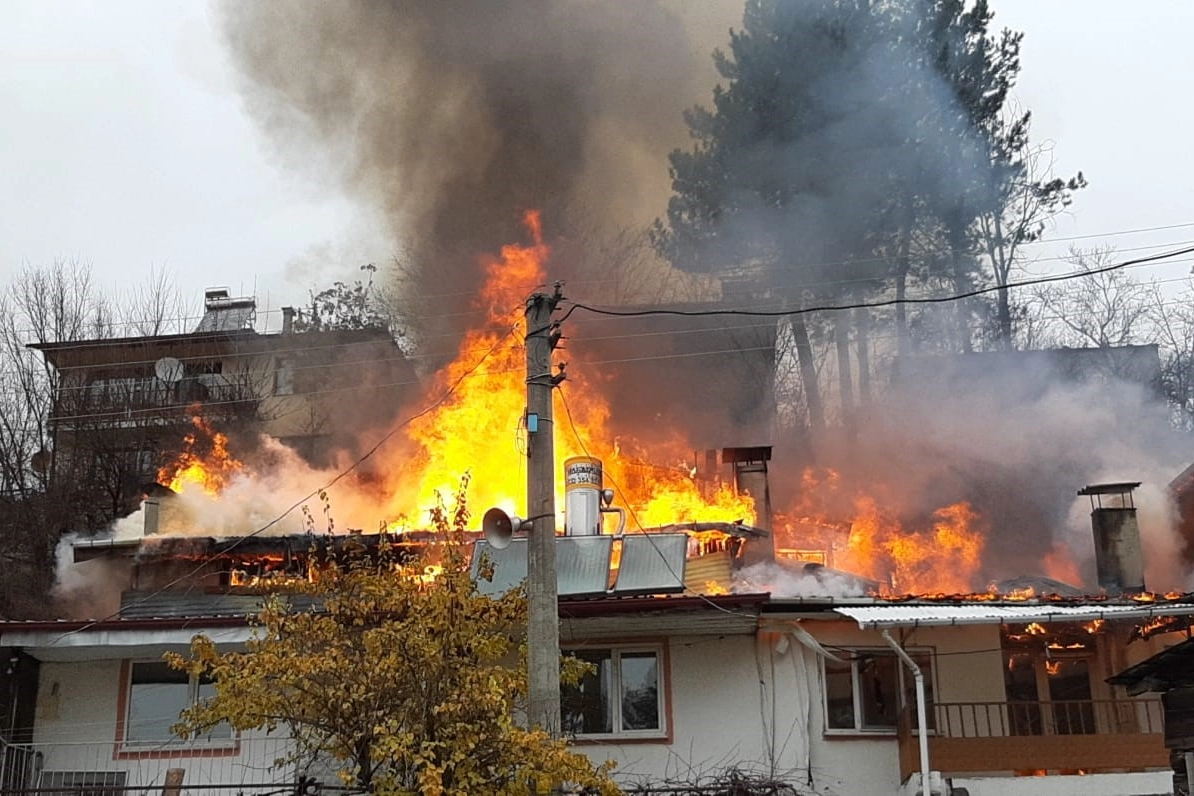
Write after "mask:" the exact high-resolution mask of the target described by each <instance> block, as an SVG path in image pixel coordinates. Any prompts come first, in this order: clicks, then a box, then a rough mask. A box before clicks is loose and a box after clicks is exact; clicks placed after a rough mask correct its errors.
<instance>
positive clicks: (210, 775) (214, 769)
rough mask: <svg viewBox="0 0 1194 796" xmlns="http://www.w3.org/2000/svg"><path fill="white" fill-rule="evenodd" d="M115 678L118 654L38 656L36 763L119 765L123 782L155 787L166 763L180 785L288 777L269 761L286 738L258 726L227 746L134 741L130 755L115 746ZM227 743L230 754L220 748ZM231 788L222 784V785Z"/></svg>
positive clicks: (80, 767) (57, 767) (281, 752)
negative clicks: (67, 658) (64, 659)
mask: <svg viewBox="0 0 1194 796" xmlns="http://www.w3.org/2000/svg"><path fill="white" fill-rule="evenodd" d="M120 681H121V661H119V660H99V661H80V662H71V663H51V662H43V663H42V664H41V674H40V685H39V688H38V697H37V712H36V724H35V727H34V736H33V751H34V752H35V753H39V754H40V758H39V763H38V765H39V766H40V770H42V771H45V772H51V771H71V772H83V771H95V772H99V771H123V772H126V777H127V779H126V784H128V785H141V786H145V787H154V786H156V787H160V786H161V785H162V783H163V782H164V779H165V775H166V770H167V769H170V768H181V769H183V770H184V771H185V772H186V773H185V777H184V780H183V782H184V785H191V786H198V785H228V786H237V785H247V784H266V783H270V784H272V783H278V784H282V785H285V784H288V783H293V782H294V779H295V775H294V772H293V771H292V770H290V769H288V768H283V769H282V770H274V768H273V761H274V760H275V759H276V758H278V757H281V756H285V754H286V753H287V750H288V749H289V743H288V742H287V741H286V740H285V739H284V738H277V737H273V736H268V735H265V734H264V733H244V734H242V735H241V737H240V738H239V739H238V741H237V742H236V743H235V746H233V745H232V744H231V743H229V744H218V745H213V746H211V747H207V748H199V747H196V746H193V745H191V744H182V743H179V744H165V745H162V746H159V747H155V748H144V747H137V749H136V752H137V755H135V756H131V755H125V754H122V753H121V748H120V745H119V744H118V742H117V740H118V739H117V716H118V712H119V707H120V706H119V701H120V700H119V693H120ZM229 749H231V750H232V751H233V753H232V754H221V752H224V751H225V750H229ZM125 751H127V750H125ZM236 791H237V789H236V787H230V788H229V789H227V791H226V792H227V793H229V794H232V793H235V792H236ZM224 792H225V791H224V790H207V791H204V793H208V794H220V793H224Z"/></svg>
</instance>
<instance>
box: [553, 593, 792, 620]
mask: <svg viewBox="0 0 1194 796" xmlns="http://www.w3.org/2000/svg"><path fill="white" fill-rule="evenodd" d="M770 598H771V596H770V595H769V594H721V595H717V596H712V597H602V598H598V599H595V600H569V601H561V602H560V616H565V617H569V618H572V619H576V618H580V617H585V616H616V615H618V614H645V613H662V612H671V611H691V610H694V609H697V608H707V609H709V608H711V609H719V608H721V609H731V608H750V607H758V606H761V605H763V604H764V603H766V602H767V601H768V600H769V599H770Z"/></svg>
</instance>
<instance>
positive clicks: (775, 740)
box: [579, 620, 1170, 796]
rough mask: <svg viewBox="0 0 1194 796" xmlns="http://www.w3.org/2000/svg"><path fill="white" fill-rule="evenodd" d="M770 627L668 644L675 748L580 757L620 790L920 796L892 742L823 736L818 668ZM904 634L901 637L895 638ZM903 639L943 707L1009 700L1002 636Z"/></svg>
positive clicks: (648, 744) (850, 638) (1004, 791)
mask: <svg viewBox="0 0 1194 796" xmlns="http://www.w3.org/2000/svg"><path fill="white" fill-rule="evenodd" d="M789 626H790V623H789ZM800 626H801V627H803V628H805V629H807V630H808V631H809V632H810V633H811V634H812V635H813V636H814V637H815V638H816V639H817V641H818V642H820V643H821V644H822V645H824V646H825V647H826V648H827V649H829V650H830V651H831V652H832V651H833V649H834V648H835V647H845V648H859V647H871V648H886V644H885V642H884V640H883V638H882V636H880V634H879V632H878V631H876V630H865V631H864V630H860V629H859V628H858V625H857V624H855V623H853V622H848V621H805V622H802V623H800ZM768 627H769V628H770V629H769V630H768V631H766V632H761V633H760V634H759V635H758V636H757V637H753V636H725V637H720V638H719V637H711V636H676V637H672V638H670V639H668V649H669V658H670V667H669V676H670V682H669V686H670V698H671V707H670V715H671V739H670V741H640V742H636V743H622V744H617V743H610V744H604V743H603V744H594V743H584V744H580V745H579V748H580V749H581V750H582V751H584V752H585V753H586V754H587V755H588V756H589V757H590V758H591V759H593V760H594V761H595V762H604V761H606V760H611V759H612V760H614V761H615V762H616V763H617V776H618V778H619V780H620V781H622V782H624V783H628V784H629V783H638V782H654V783H660V782H664V781H669V780H675V781H677V782H678V783H684V782H691V781H696V780H699V779H700V778H701V777H702V776H708V775H711V774H715V773H718V772H721V771H724V770H725V769H726V768H727V767H731V766H733V767H737V768H739V769H740V770H747V771H754V772H757V773H763V774H768V775H772V776H775V777H776V778H781V779H784V780H786V781H789V782H792V783H793V784H796V785H799V786H802V787H806V788H808V789H809V790H812V791H814V792H816V793H821V794H827V795H828V794H835V795H837V796H853V795H854V794H868V795H870V794H875V795H876V796H879V795H881V794H902V793H911V791H908V790H907V786H902V785H901V782H900V771H899V759H898V747H897V741H896V738H895V736H894V734H886V735H885V734H868V735H861V734H860V735H826V734H825V731H824V728H825V714H824V695H823V694H824V692H823V685H822V680H823V668H822V663H821V659H820V657H819V656H818V654H817V653H815V652H814V651H813V650H812V649H810V648H808V647H806V646H803V645H802V644H800V643H799V642H798V641H797V640H796V639H795V637H794V636H792V635H790V633H786V632H785V630H784V621H783V620H777V621H773V622H771V623H770V624H769V625H768ZM900 635H901V634H899V633H896V632H894V631H893V636H895V637H896V638H900ZM903 635H904V637H903V639H902V643H903V644H904V645H905V646H906V647H909V648H918V647H919V648H931V649H933V650H934V652H935V653H936V654H935V657H934V666H935V670H934V674H933V679H934V689H935V692H936V695H937V699H938V700H939V701H942V702H1002V701H1003V700H1004V698H1005V694H1004V685H1003V658H1002V652H1001V651H1000V637H999V627H998V626H997V625H976V626H966V627H932V628H920V629H916V630H914V631H911V632H906V633H905V634H903ZM593 644H594V645H595V646H596V645H599V644H600V642H593ZM930 764H931V761H930ZM1169 776H1170V775H1169V774H1168V773H1166V772H1141V773H1125V774H1099V775H1090V776H1048V777H1012V776H1005V777H967V778H954V780H953V782H954V785H955V786H956V787H966V788H968V789H969V792H970V796H1029V794H1032V795H1033V796H1038V795H1039V796H1077V795H1078V794H1091V796H1112V795H1113V794H1115V795H1116V796H1121V795H1123V794H1160V793H1167V792H1168V785H1167V784H1166V783H1168V782H1169V779H1168V778H1169ZM913 779H915V776H914V778H913ZM917 793H919V791H917Z"/></svg>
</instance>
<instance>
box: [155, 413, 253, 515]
mask: <svg viewBox="0 0 1194 796" xmlns="http://www.w3.org/2000/svg"><path fill="white" fill-rule="evenodd" d="M191 426H192V428H191V430H190V432H188V433H187V435H186V436H185V437H183V448H182V451H181V452H180V453H179V454H178V456H177V457H176V458H175V460H174V461H173V462H171V463H170V464H167V465H166V466H165V467H162V468H161V469H159V470H158V483H159V484H163V485H165V486H168V487H170V488H171V489H173V490H174V491H175V492H184V491H186V492H189V491H194V490H199V491H202V492H205V493H206V494H208V495H211V496H215V495H218V494H219V493H220V492H221V491H223V490H224V488H225V487H227V486H228V482H229V480H230V479H231V478H232V477H233V476H234V475H236V474H237V473H239V472H241V471H242V470H243V469H244V465H243V464H241V462H240V461H238V460H237V459H236V457H234V456H232V454H230V453H229V452H228V437H227V436H225V435H224V434H222V433H220V432H219V431H216V430H215V429H213V428H212V427H211V426H210V425H208V423H207V421H206V420H204V419H203V416H202V414H200V412H199V407H197V406H195V407H191Z"/></svg>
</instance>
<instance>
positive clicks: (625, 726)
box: [560, 647, 667, 738]
mask: <svg viewBox="0 0 1194 796" xmlns="http://www.w3.org/2000/svg"><path fill="white" fill-rule="evenodd" d="M573 654H574V655H575V656H576V657H577V658H579V659H580V660H582V661H587V662H589V663H590V664H592V665H593V666H594V667H595V669H594V671H592V672H590V673H589V674H586V675H585V677H584V679H583V680H582V681H581V682H580V683H579V684H577V685H576V686H570V687H565V688H563V689H562V690H561V692H560V707H561V713H562V715H563V727H564V732H566V733H568V734H569V735H575V736H582V737H583V736H626V737H646V738H662V737H665V736H666V734H667V728H666V727H665V725H664V705H663V687H662V686H663V678H662V674H661V669H662V666H661V661H662V660H663V655H662V649H661V648H660V647H614V648H610V649H585V650H577V651H575V652H574V653H573Z"/></svg>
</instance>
